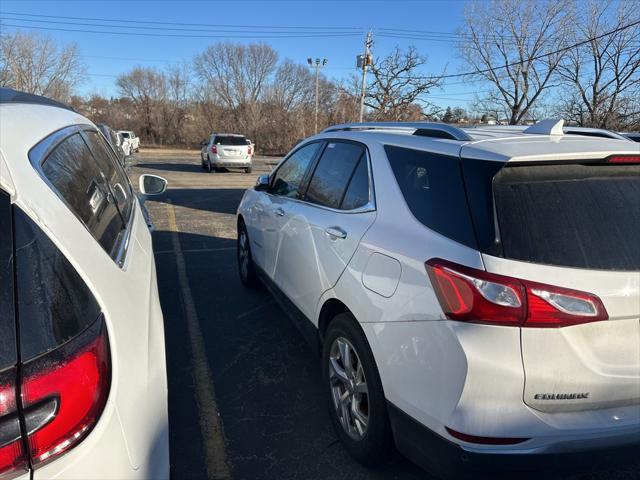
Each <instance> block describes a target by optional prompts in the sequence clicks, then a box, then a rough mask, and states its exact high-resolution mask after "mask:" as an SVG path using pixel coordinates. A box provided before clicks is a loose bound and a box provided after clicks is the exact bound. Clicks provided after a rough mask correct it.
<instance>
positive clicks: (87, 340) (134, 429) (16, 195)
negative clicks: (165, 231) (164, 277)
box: [0, 89, 169, 480]
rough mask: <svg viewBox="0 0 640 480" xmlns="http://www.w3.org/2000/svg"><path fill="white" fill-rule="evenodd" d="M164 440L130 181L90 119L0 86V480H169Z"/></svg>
mask: <svg viewBox="0 0 640 480" xmlns="http://www.w3.org/2000/svg"><path fill="white" fill-rule="evenodd" d="M141 186H142V191H143V192H146V193H160V192H161V191H163V189H164V188H166V181H165V180H163V179H161V178H160V177H154V176H143V177H142V180H141ZM168 438H169V437H168V422H167V380H166V368H165V349H164V329H163V319H162V311H161V310H160V302H159V299H158V291H157V284H156V270H155V262H154V257H153V249H152V244H151V235H150V233H149V229H148V228H147V224H146V222H145V219H144V217H143V215H142V212H141V211H140V207H139V204H138V200H137V199H136V197H135V194H134V192H133V190H132V188H131V185H130V183H129V181H128V179H127V176H126V174H125V173H124V170H123V169H122V167H121V165H120V164H119V162H118V160H117V156H116V154H115V152H114V151H113V150H112V149H111V147H110V145H109V144H108V143H107V142H106V141H105V139H104V137H103V136H102V135H101V134H100V133H99V132H98V129H97V128H96V127H95V126H94V125H93V124H92V123H91V122H90V121H89V120H87V119H86V118H84V117H82V116H80V115H79V114H77V113H75V112H73V111H71V110H69V109H67V108H65V107H64V106H63V105H60V104H57V103H56V102H53V101H50V100H47V99H45V98H42V97H37V96H33V95H27V94H22V93H19V92H16V91H14V90H10V89H0V478H2V479H3V480H5V479H12V478H15V477H19V478H20V479H25V480H26V479H32V480H39V479H54V478H64V479H69V480H70V479H78V480H79V479H82V480H87V479H112V478H113V479H115V478H120V479H121V478H127V479H134V478H140V479H143V478H154V479H155V478H168V477H169V440H168Z"/></svg>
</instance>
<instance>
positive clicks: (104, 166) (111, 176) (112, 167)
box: [85, 132, 133, 224]
mask: <svg viewBox="0 0 640 480" xmlns="http://www.w3.org/2000/svg"><path fill="white" fill-rule="evenodd" d="M85 133H86V135H87V141H88V142H89V148H91V151H92V152H93V156H94V157H95V159H96V161H97V162H98V165H99V166H100V170H101V171H102V172H103V173H104V174H105V176H106V178H107V180H108V182H109V186H110V190H111V192H113V196H114V198H115V200H116V203H117V205H118V209H119V210H120V213H121V214H122V219H123V221H124V223H125V224H128V223H129V218H130V217H131V211H132V208H133V191H132V189H131V185H130V184H129V178H128V177H127V175H126V174H125V173H124V170H123V169H122V167H121V166H120V164H119V163H118V161H117V160H116V158H115V157H114V155H113V151H112V150H111V148H110V147H109V146H108V145H107V144H106V143H105V141H104V139H103V138H102V137H100V135H98V134H97V133H96V132H85Z"/></svg>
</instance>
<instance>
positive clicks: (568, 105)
mask: <svg viewBox="0 0 640 480" xmlns="http://www.w3.org/2000/svg"><path fill="white" fill-rule="evenodd" d="M639 19H640V16H639V15H638V13H637V12H636V11H635V9H633V4H632V2H630V1H625V0H622V1H620V2H606V1H602V0H584V1H576V0H491V1H482V0H471V1H469V2H468V4H467V5H466V8H465V15H464V19H463V26H462V27H461V28H460V30H459V31H458V32H457V35H456V37H455V38H456V39H455V40H452V43H453V45H454V47H455V51H456V52H457V55H459V57H460V59H461V60H462V62H461V63H462V65H463V66H462V67H461V68H462V69H463V72H462V73H453V74H451V73H449V74H447V72H446V71H443V72H438V73H435V74H434V73H431V74H427V73H425V71H427V57H426V55H424V54H423V53H422V52H421V51H420V50H419V49H418V48H416V47H415V46H410V47H408V48H406V49H401V48H399V47H396V48H395V49H394V50H393V51H392V52H391V53H389V54H388V55H387V56H383V57H376V58H375V59H374V62H373V65H372V66H371V67H370V73H369V75H368V85H367V95H366V98H365V105H366V107H367V112H366V120H394V121H402V120H423V119H429V120H438V121H446V122H459V121H469V117H471V121H480V120H482V121H488V120H489V119H493V120H494V121H497V122H504V123H509V124H518V123H524V122H528V121H533V120H537V119H540V118H543V117H548V116H559V117H563V118H565V119H566V120H568V121H570V122H572V123H574V124H577V125H580V126H593V127H600V128H609V129H614V130H622V129H630V130H634V129H635V130H637V129H639V128H640V20H639ZM634 21H636V23H635V24H633V22H634ZM416 35H419V34H416ZM416 38H419V37H418V36H417V37H416ZM374 51H375V45H374ZM86 76H87V71H86V67H85V65H84V63H83V61H82V56H81V54H80V53H79V49H78V47H77V46H76V45H75V44H66V45H62V44H59V43H58V42H56V41H54V40H53V39H52V38H50V37H47V36H43V35H40V34H34V33H25V32H14V33H6V34H4V35H3V36H2V37H0V85H2V86H9V87H13V88H16V89H19V90H23V91H27V92H30V93H36V94H41V95H46V96H49V97H51V98H55V99H59V100H62V101H65V102H68V103H69V104H71V106H73V107H74V108H75V109H76V110H78V111H79V112H81V113H83V114H85V115H87V116H88V117H89V118H91V119H92V120H93V121H94V122H96V123H107V124H109V125H111V126H112V127H114V128H116V129H126V130H134V131H135V132H137V133H138V134H139V135H140V136H141V137H142V140H143V143H145V144H158V145H183V146H194V145H197V144H198V142H199V141H200V140H202V139H204V138H206V137H207V136H208V135H209V134H210V133H211V132H212V131H225V132H239V133H244V134H245V135H246V136H247V137H248V138H250V139H252V140H253V141H254V142H255V143H256V145H257V146H258V150H259V151H261V152H264V153H283V152H286V151H287V150H288V149H289V148H290V147H291V146H292V145H293V144H295V143H296V142H297V141H298V140H300V139H302V138H304V137H306V136H308V135H310V134H313V133H314V108H315V80H316V79H315V74H314V73H313V72H312V71H311V70H310V69H309V68H307V66H306V65H300V64H299V63H296V62H294V61H292V60H290V59H281V58H280V57H279V55H278V52H277V51H276V50H275V49H274V48H273V47H271V46H269V45H268V44H265V43H253V44H248V45H247V44H236V43H230V42H220V43H216V44H212V45H210V46H209V47H207V48H206V49H205V50H204V51H202V52H201V53H199V54H198V55H196V56H195V57H194V58H192V59H190V60H189V61H185V62H184V63H182V64H178V65H175V66H171V67H166V68H149V67H135V68H133V69H132V70H130V71H129V72H127V73H124V74H121V75H119V76H118V77H117V78H116V79H115V85H116V92H117V95H115V96H113V97H111V98H104V97H102V96H100V95H90V96H87V97H80V96H78V95H77V93H76V92H77V89H78V86H79V85H80V84H81V83H82V82H83V81H85V80H86ZM452 77H453V78H455V79H456V82H452V80H453V78H452ZM469 82H471V83H469ZM452 83H453V84H456V83H458V84H468V85H473V88H474V90H475V92H476V94H475V99H474V100H473V101H472V102H470V104H469V110H470V113H467V112H466V111H465V110H463V109H461V108H454V109H451V108H447V109H444V108H440V107H437V106H436V105H435V104H434V103H433V102H432V101H430V96H431V95H434V94H435V95H437V92H443V91H444V92H445V94H446V91H447V90H446V89H447V88H449V87H448V85H451V84H452ZM360 88H361V86H360V79H359V75H356V74H354V75H352V76H351V77H349V78H347V79H344V80H340V81H334V80H330V79H328V78H327V77H326V76H324V75H322V74H321V75H320V77H319V125H320V126H321V127H323V126H327V125H331V124H336V123H345V122H352V121H356V120H357V119H358V115H359V103H360Z"/></svg>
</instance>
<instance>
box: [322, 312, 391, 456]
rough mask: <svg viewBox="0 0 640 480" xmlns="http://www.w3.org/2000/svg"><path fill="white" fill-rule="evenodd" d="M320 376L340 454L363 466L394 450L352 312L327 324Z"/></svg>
mask: <svg viewBox="0 0 640 480" xmlns="http://www.w3.org/2000/svg"><path fill="white" fill-rule="evenodd" d="M322 377H323V383H324V388H325V391H326V392H327V401H328V404H329V415H330V416H331V421H332V423H333V426H334V429H335V430H336V433H337V435H338V438H340V441H341V442H342V444H343V445H344V447H345V449H346V450H347V451H348V452H349V453H350V454H351V456H353V457H354V458H355V459H356V460H358V461H359V462H360V463H362V464H364V465H367V466H373V465H377V464H380V463H381V462H382V461H384V460H385V459H386V458H388V455H389V453H390V452H391V451H392V450H393V448H392V445H393V444H392V440H391V429H390V426H389V420H388V418H387V408H386V401H385V397H384V391H383V389H382V382H381V381H380V376H379V374H378V369H377V367H376V364H375V360H374V358H373V354H372V353H371V349H370V348H369V344H368V342H367V339H366V338H365V336H364V334H363V333H362V331H361V329H360V328H359V327H358V324H357V320H356V319H355V317H354V316H353V315H352V314H351V313H342V314H340V315H338V316H337V317H335V319H334V320H333V321H332V322H331V324H330V325H329V328H328V330H327V334H326V336H325V339H324V343H323V349H322Z"/></svg>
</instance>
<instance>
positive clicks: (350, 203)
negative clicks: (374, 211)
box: [340, 155, 369, 210]
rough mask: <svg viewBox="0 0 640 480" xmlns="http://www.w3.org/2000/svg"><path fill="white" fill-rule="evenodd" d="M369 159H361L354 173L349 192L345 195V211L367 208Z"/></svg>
mask: <svg viewBox="0 0 640 480" xmlns="http://www.w3.org/2000/svg"><path fill="white" fill-rule="evenodd" d="M367 163H368V162H367V157H366V156H365V155H363V156H362V157H360V161H359V162H358V166H357V167H356V169H355V171H354V172H353V176H352V177H351V181H350V182H349V186H348V187H347V191H346V192H345V194H344V199H343V200H342V205H340V208H341V209H343V210H354V209H356V208H360V207H363V206H365V205H366V204H367V203H368V202H369V169H368V166H367Z"/></svg>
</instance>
